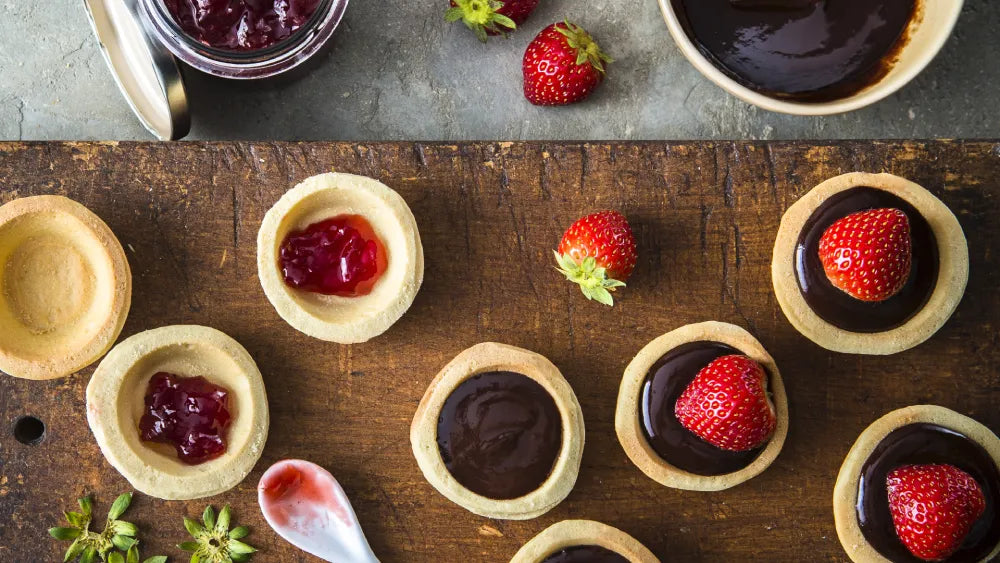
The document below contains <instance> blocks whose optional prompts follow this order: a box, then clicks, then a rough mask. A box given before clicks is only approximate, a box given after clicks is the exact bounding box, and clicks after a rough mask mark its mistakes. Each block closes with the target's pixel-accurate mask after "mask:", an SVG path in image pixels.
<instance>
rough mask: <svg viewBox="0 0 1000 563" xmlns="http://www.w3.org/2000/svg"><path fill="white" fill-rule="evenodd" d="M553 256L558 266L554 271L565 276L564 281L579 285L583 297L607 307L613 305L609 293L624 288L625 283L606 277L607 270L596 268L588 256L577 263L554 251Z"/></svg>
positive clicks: (592, 258) (593, 260)
mask: <svg viewBox="0 0 1000 563" xmlns="http://www.w3.org/2000/svg"><path fill="white" fill-rule="evenodd" d="M553 254H555V256H556V262H557V263H558V264H559V266H558V267H557V268H556V269H557V270H559V272H560V273H562V274H563V275H564V276H566V279H568V280H569V281H571V282H573V283H575V284H577V285H579V286H580V291H582V292H583V295H584V297H586V298H587V299H589V300H592V301H597V302H598V303H602V304H604V305H608V306H609V307H610V306H612V305H614V299H613V298H612V297H611V292H612V291H614V290H615V289H616V288H619V287H625V282H622V281H619V280H616V279H614V278H610V277H608V270H607V268H603V267H600V266H598V265H597V260H596V259H595V258H594V257H593V256H588V257H586V258H584V259H583V261H582V262H579V263H577V262H576V260H573V257H572V256H570V255H569V254H559V253H558V252H556V251H553Z"/></svg>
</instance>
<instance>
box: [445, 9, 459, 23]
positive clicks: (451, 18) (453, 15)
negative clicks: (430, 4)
mask: <svg viewBox="0 0 1000 563" xmlns="http://www.w3.org/2000/svg"><path fill="white" fill-rule="evenodd" d="M460 19H462V9H461V8H458V7H456V8H448V11H446V12H445V13H444V20H445V21H446V22H448V23H453V22H457V21H458V20H460Z"/></svg>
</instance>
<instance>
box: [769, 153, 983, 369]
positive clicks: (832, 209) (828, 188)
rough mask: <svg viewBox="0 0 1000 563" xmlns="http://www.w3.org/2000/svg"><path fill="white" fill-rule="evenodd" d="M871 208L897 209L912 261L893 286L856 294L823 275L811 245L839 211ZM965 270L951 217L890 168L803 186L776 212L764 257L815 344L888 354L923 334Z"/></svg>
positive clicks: (949, 303)
mask: <svg viewBox="0 0 1000 563" xmlns="http://www.w3.org/2000/svg"><path fill="white" fill-rule="evenodd" d="M878 208H892V209H899V210H900V211H902V212H903V213H905V215H906V217H907V219H908V222H909V226H910V229H911V230H910V240H911V246H912V265H911V268H910V272H909V275H908V278H907V281H906V283H905V285H903V287H902V289H900V291H899V292H898V293H896V294H895V295H893V296H892V297H889V298H888V299H885V300H883V301H879V302H868V301H861V300H859V299H855V298H854V297H852V296H851V295H848V294H847V293H845V292H844V291H841V289H839V288H837V287H835V286H834V285H833V284H832V283H831V282H830V280H829V279H828V278H827V275H826V273H825V272H824V269H823V265H822V264H821V263H820V257H819V255H818V246H819V241H820V239H821V237H822V236H823V234H824V232H825V231H826V229H827V228H829V227H830V226H831V225H832V224H833V223H835V222H836V221H838V220H839V219H842V218H844V217H846V216H848V215H850V214H852V213H856V212H861V211H867V210H871V209H878ZM968 277H969V251H968V246H967V243H966V240H965V235H964V233H963V232H962V227H961V225H959V223H958V219H956V218H955V215H954V214H953V213H952V212H951V210H949V209H948V208H947V206H945V205H944V203H942V202H941V200H939V199H937V198H936V197H934V195H932V194H931V193H930V192H928V191H927V190H925V189H924V188H922V187H921V186H919V185H917V184H915V183H913V182H910V181H909V180H905V179H903V178H900V177H898V176H893V175H891V174H867V173H861V172H855V173H850V174H844V175H841V176H837V177H835V178H831V179H829V180H827V181H825V182H823V183H822V184H820V185H818V186H816V187H815V188H813V189H812V190H810V191H809V193H807V194H806V195H805V196H803V197H802V198H801V199H799V201H797V202H796V203H795V204H794V205H792V206H791V207H790V208H788V211H786V212H785V215H784V217H782V220H781V226H780V227H779V229H778V235H777V239H776V241H775V243H774V254H773V256H772V259H771V281H772V283H773V285H774V292H775V296H776V297H777V299H778V304H779V305H780V306H781V309H782V311H784V313H785V316H786V317H787V318H788V320H789V322H791V323H792V325H793V326H794V327H795V328H796V329H797V330H798V331H799V332H801V333H802V334H803V335H804V336H806V337H807V338H809V339H810V340H812V341H813V342H815V343H816V344H819V345H820V346H822V347H824V348H826V349H828V350H833V351H836V352H845V353H856V354H894V353H897V352H901V351H903V350H907V349H909V348H912V347H914V346H916V345H918V344H920V343H921V342H923V341H924V340H926V339H928V338H930V336H931V335H933V334H934V333H935V332H937V331H938V329H940V328H941V327H942V326H943V325H944V323H945V322H946V321H947V320H948V318H949V317H950V316H951V314H952V313H953V312H954V311H955V308H956V307H957V306H958V303H959V301H961V298H962V295H963V294H964V293H965V286H966V283H967V281H968Z"/></svg>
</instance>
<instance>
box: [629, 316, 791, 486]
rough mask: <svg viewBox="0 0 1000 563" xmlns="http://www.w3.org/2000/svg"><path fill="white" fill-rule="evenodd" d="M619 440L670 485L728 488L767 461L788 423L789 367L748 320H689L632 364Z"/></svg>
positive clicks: (778, 448) (778, 446)
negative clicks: (784, 376) (746, 326)
mask: <svg viewBox="0 0 1000 563" xmlns="http://www.w3.org/2000/svg"><path fill="white" fill-rule="evenodd" d="M615 430H616V432H617V434H618V440H619V441H620V442H621V444H622V447H623V448H624V449H625V452H626V453H627V454H628V456H629V458H630V459H631V460H632V462H633V463H635V464H636V465H637V466H638V467H639V469H641V470H642V471H643V472H644V473H645V474H646V475H648V476H649V477H651V478H652V479H654V480H656V481H658V482H659V483H661V484H663V485H666V486H668V487H673V488H678V489H688V490H695V491H718V490H722V489H728V488H730V487H733V486H735V485H738V484H739V483H742V482H744V481H746V480H748V479H750V478H752V477H754V476H756V475H758V474H760V473H761V472H762V471H764V470H765V469H766V468H767V467H768V466H769V465H770V464H771V462H772V461H774V459H775V458H776V457H777V456H778V453H779V452H780V451H781V447H782V445H783V444H784V441H785V435H786V434H787V432H788V404H787V399H786V397H785V389H784V386H783V384H782V381H781V374H780V373H779V372H778V367H777V366H776V365H775V363H774V360H773V359H772V358H771V356H770V355H769V354H768V353H767V351H766V350H764V347H763V346H761V344H760V343H759V342H757V340H756V339H755V338H754V337H753V336H751V335H750V333H748V332H747V331H745V330H743V329H742V328H740V327H737V326H734V325H730V324H726V323H719V322H706V323H699V324H693V325H687V326H684V327H681V328H679V329H677V330H674V331H672V332H669V333H667V334H664V335H663V336H661V337H659V338H657V339H656V340H653V341H652V342H650V343H649V344H647V345H646V347H645V348H643V349H642V350H641V351H640V352H639V353H638V354H637V355H636V357H635V359H633V360H632V362H631V363H630V364H629V365H628V367H627V368H626V370H625V375H624V377H623V378H622V383H621V387H620V389H619V392H618V408H617V411H616V413H615Z"/></svg>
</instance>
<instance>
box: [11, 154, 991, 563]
mask: <svg viewBox="0 0 1000 563" xmlns="http://www.w3.org/2000/svg"><path fill="white" fill-rule="evenodd" d="M331 168H334V169H337V170H339V171H345V172H355V173H359V174H365V175H369V176H374V177H376V178H378V179H380V180H382V181H383V182H385V183H387V184H388V185H390V186H392V187H393V188H395V189H396V190H398V191H399V192H400V193H401V194H402V195H403V197H404V198H405V199H406V200H407V201H408V202H409V204H410V206H411V207H412V209H413V212H414V214H415V215H416V218H417V222H418V224H419V226H420V232H421V236H422V237H423V242H424V249H425V253H426V279H425V282H424V286H423V289H422V290H421V292H420V294H419V296H418V297H417V299H416V302H415V303H414V305H413V308H412V309H411V310H410V311H409V313H408V314H407V315H406V316H404V317H403V319H402V320H401V321H400V322H399V323H398V324H396V325H395V326H394V327H393V328H392V329H391V330H389V331H388V333H386V334H385V335H383V336H382V337H380V338H377V339H375V340H373V341H371V342H369V343H366V344H363V345H354V346H338V345H335V344H329V343H324V342H320V341H318V340H313V339H311V338H308V337H306V336H304V335H302V334H299V333H297V332H296V331H294V330H293V329H291V328H290V327H288V326H287V325H286V324H285V323H284V322H282V321H281V319H280V318H279V317H278V315H277V314H276V313H275V312H274V310H273V309H272V308H271V306H270V304H269V303H268V302H267V300H266V299H265V297H264V294H263V291H262V290H261V288H260V285H259V283H258V281H257V273H256V266H255V256H256V245H255V237H256V234H257V228H258V225H259V224H260V221H261V218H262V217H263V215H264V213H265V211H266V210H267V209H268V207H269V206H270V205H271V204H272V203H273V202H274V201H275V200H277V199H278V197H279V196H280V195H281V194H282V193H283V192H284V191H285V190H287V189H288V188H290V187H291V186H293V185H294V184H296V183H297V182H298V181H299V180H301V179H303V178H305V177H307V176H310V175H312V174H316V173H320V172H324V171H328V170H330V169H331ZM854 170H865V171H888V172H893V173H896V174H899V175H902V176H905V177H908V178H910V179H913V180H915V181H917V182H919V183H921V184H923V185H924V186H926V187H927V188H928V189H930V190H931V191H932V192H934V193H935V194H936V195H938V196H940V197H941V198H942V199H943V200H944V201H945V202H946V203H947V204H948V205H949V206H950V207H951V208H952V209H953V210H954V211H955V212H956V214H957V215H958V218H959V220H960V221H961V223H962V225H963V227H964V228H965V231H966V234H967V236H968V238H969V241H970V251H971V261H972V263H971V266H972V276H971V280H970V283H969V289H968V293H967V295H966V297H965V300H964V301H963V302H962V304H961V306H960V307H959V309H958V312H957V313H956V314H955V316H954V317H953V318H952V320H951V322H949V323H948V324H947V325H946V326H945V327H944V329H943V330H941V331H940V332H939V333H938V334H937V335H936V336H935V337H934V338H933V339H932V340H930V341H929V342H927V343H926V344H924V345H922V346H920V347H918V348H916V349H914V350H911V351H908V352H905V353H903V354H899V355H897V356H894V357H888V358H879V357H858V356H849V355H839V354H834V353H830V352H827V351H825V350H822V349H821V348H819V347H818V346H816V345H814V344H812V343H811V342H809V341H808V340H806V339H805V338H803V337H802V336H800V335H799V334H798V333H797V332H796V331H795V330H794V329H793V328H792V327H791V326H790V325H789V324H788V322H787V321H786V320H785V318H784V316H783V315H782V313H781V311H780V310H779V308H778V306H777V304H776V302H775V299H774V296H773V295H772V292H771V283H770V276H769V264H770V257H771V248H772V244H773V243H774V236H775V231H776V229H777V226H778V222H779V220H780V218H781V215H782V212H783V211H784V210H785V209H786V208H787V207H788V206H789V205H790V204H791V203H792V202H793V201H795V200H796V199H797V198H798V197H799V196H800V195H802V194H803V193H804V192H805V191H807V190H808V189H810V188H811V187H812V186H814V185H815V184H817V183H819V182H820V181H822V180H824V179H826V178H828V177H830V176H833V175H835V174H839V173H842V172H847V171H854ZM998 178H1000V144H994V143H991V142H975V143H962V142H930V143H862V142H847V143H830V144H820V145H809V144H799V143H649V144H643V143H639V144H562V143H559V144H554V143H553V144H545V143H468V144H459V145H448V144H409V143H386V144H369V145H356V144H343V143H184V144H142V143H138V144H137V143H121V144H90V143H70V144H59V143H50V144H40V143H37V144H36V143H8V144H0V200H2V201H3V202H6V201H9V200H11V199H14V198H16V197H23V196H28V195H35V194H45V193H58V194H64V195H67V196H69V197H72V198H74V199H76V200H79V201H81V202H82V203H84V204H85V205H87V206H88V207H89V208H91V209H92V210H93V211H95V212H96V213H97V214H98V215H100V216H101V217H103V218H104V219H105V220H106V221H107V222H108V224H109V225H110V226H111V228H112V229H113V230H114V231H115V233H117V235H118V237H119V238H120V239H121V241H122V244H123V245H125V247H126V249H127V253H128V258H129V261H130V263H131V266H132V270H133V272H134V275H135V280H134V297H133V301H132V312H131V315H130V316H129V319H128V323H127V325H126V326H125V331H124V335H126V336H127V335H131V334H134V333H136V332H139V331H142V330H145V329H149V328H153V327H158V326H162V325H168V324H175V323H198V324H206V325H210V326H214V327H216V328H219V329H221V330H223V331H225V332H226V333H228V334H230V335H232V336H233V337H235V338H236V339H237V340H238V341H240V342H241V343H242V344H243V345H245V346H246V347H247V349H248V350H249V351H250V352H251V354H252V355H253V356H254V358H255V359H256V360H257V362H258V364H259V365H260V368H261V371H262V372H263V374H264V379H265V382H266V384H267V388H268V394H269V399H270V404H271V432H270V438H269V440H268V443H267V448H266V450H265V452H264V455H263V458H262V459H261V462H260V464H259V465H258V466H257V468H256V469H255V470H254V472H253V473H252V474H251V475H250V477H249V478H247V480H246V481H245V482H244V483H243V484H242V485H240V486H239V487H237V488H236V489H234V490H232V491H230V492H228V493H226V494H223V495H220V496H218V497H216V498H212V499H209V500H210V501H211V502H212V503H214V504H216V505H221V504H222V503H230V504H232V505H233V507H234V508H235V513H236V518H237V519H238V521H240V522H242V523H245V524H248V525H250V526H251V527H252V528H253V534H252V535H251V536H250V539H249V540H248V541H250V542H251V543H252V544H254V545H257V546H258V547H260V548H261V553H260V554H259V555H258V556H257V558H256V560H257V561H310V560H312V559H311V558H310V557H309V556H306V555H304V554H302V553H301V552H298V551H296V550H294V549H293V548H291V547H290V546H289V545H288V544H286V543H284V542H283V541H282V540H280V539H279V538H278V537H277V536H276V535H275V534H274V533H273V532H272V531H271V530H270V529H269V528H268V526H267V525H266V523H264V521H263V519H262V517H261V515H260V512H259V510H258V508H257V503H256V495H255V486H256V483H257V480H258V479H259V477H260V475H261V472H262V471H263V470H264V469H265V468H266V467H268V465H270V463H272V462H274V461H276V460H278V459H281V458H285V457H302V458H307V459H310V460H312V461H315V462H317V463H319V464H321V465H323V466H325V467H327V468H329V469H330V470H331V471H332V472H333V473H334V475H336V476H337V478H338V479H339V480H340V481H341V483H343V485H344V487H345V489H346V490H347V491H348V493H349V495H350V497H351V499H352V501H353V503H354V506H355V508H356V510H357V512H358V514H359V516H360V518H361V522H362V524H363V527H364V529H365V531H366V532H367V534H368V537H369V539H370V541H371V544H372V547H373V548H374V550H375V552H376V553H377V554H378V555H379V557H380V558H381V559H382V560H383V561H387V562H392V561H414V562H422V561H427V562H432V561H433V562H465V561H469V562H474V561H483V562H486V561H499V562H502V561H507V560H508V559H509V558H510V557H511V556H512V555H513V554H514V552H515V551H516V550H517V549H518V547H520V546H521V544H523V543H524V542H525V541H527V540H528V539H529V538H531V537H532V536H534V535H535V534H536V533H538V532H539V531H541V530H542V529H543V528H545V527H546V526H548V525H550V524H552V523H554V522H556V521H558V520H561V519H564V518H592V519H596V520H601V521H604V522H606V523H608V524H612V525H615V526H618V527H620V528H622V529H624V530H626V531H628V532H629V533H631V534H633V535H634V536H635V537H636V538H638V539H639V540H640V541H642V542H643V543H645V544H646V545H647V546H649V548H650V549H652V550H653V551H654V552H655V553H656V554H657V555H659V556H660V557H662V558H663V559H664V560H665V561H779V560H781V561H842V560H844V559H845V556H844V553H843V551H842V550H841V548H840V544H839V543H838V541H837V537H836V533H835V531H834V527H833V517H832V513H831V505H830V498H831V491H832V488H833V483H834V479H835V476H836V474H837V470H838V468H839V467H840V463H841V460H842V459H843V456H844V455H845V454H846V453H847V450H848V449H849V447H850V446H851V444H852V443H853V441H854V439H855V438H856V437H857V435H858V433H859V432H860V431H861V430H862V429H863V428H864V427H865V426H866V425H868V424H869V423H870V422H871V421H873V420H874V419H875V418H877V417H878V416H880V415H882V414H883V413H885V412H887V411H889V410H891V409H894V408H898V407H902V406H905V405H910V404H915V403H925V402H931V403H937V404H941V405H944V406H947V407H950V408H954V409H956V410H958V411H960V412H963V413H967V414H969V415H971V416H973V417H975V418H977V419H979V420H980V421H982V422H983V423H985V424H987V425H988V426H990V427H992V428H994V429H1000V411H998V410H997V409H996V406H995V405H996V403H997V400H998V399H1000V380H998V377H997V369H998V362H1000V351H998V346H997V344H998V342H997V341H998V331H997V328H996V322H997V319H998V318H1000V292H998V291H997V290H996V288H997V287H998V285H1000V256H998V254H997V249H998V244H1000V228H997V226H996V225H997V223H996V221H997V218H998V217H1000V198H998V196H1000V192H998V191H997V189H996V185H995V184H996V181H997V179H998ZM609 207H611V208H618V209H621V210H622V211H624V212H625V213H626V214H627V215H628V217H629V218H630V220H631V221H632V223H633V225H634V228H635V231H636V235H637V238H638V241H639V255H640V258H639V262H638V267H637V270H636V273H635V276H634V277H633V280H632V281H631V283H630V285H629V287H628V288H627V289H626V290H625V291H624V292H622V293H621V295H620V301H619V303H618V305H617V306H616V307H615V308H614V309H613V310H607V309H605V308H604V307H602V306H599V305H596V304H593V303H588V302H586V301H585V300H584V299H583V298H582V296H581V295H580V294H579V291H578V290H576V289H574V288H573V287H571V286H570V285H569V284H568V283H566V282H565V281H563V280H561V279H560V276H559V275H558V274H557V273H556V272H555V271H554V270H553V268H552V265H553V262H552V256H551V249H552V248H553V247H554V246H555V245H556V244H557V242H558V239H559V236H560V235H561V233H562V230H563V229H564V228H565V227H566V226H568V225H569V224H570V222H572V221H573V220H574V219H575V218H576V217H578V216H580V215H582V214H584V213H587V212H590V211H592V210H596V209H599V208H609ZM708 319H717V320H722V321H728V322H731V323H735V324H738V325H741V326H743V327H746V328H747V329H749V330H750V331H751V332H753V333H754V334H755V335H756V336H757V337H758V338H759V339H760V340H761V342H763V344H764V345H765V346H766V347H767V348H768V349H769V350H770V351H771V353H772V354H773V355H774V357H775V359H776V360H777V362H778V365H779V366H780V367H781V370H782V374H783V375H784V378H785V381H786V386H787V390H788V394H789V402H790V408H791V430H790V432H789V435H788V441H787V443H786V445H785V448H784V451H783V452H782V454H781V456H780V457H779V458H778V460H777V461H776V462H775V463H774V465H773V466H772V467H771V468H770V469H769V470H768V471H767V472H765V473H764V474H763V475H761V476H760V477H757V478H756V479H753V480H752V481H750V482H748V483H745V484H743V485H741V486H739V487H737V488H735V489H732V490H729V491H724V492H719V493H696V492H684V491H677V490H672V489H667V488H664V487H661V486H659V485H657V484H656V483H654V482H653V481H652V480H650V479H648V478H647V477H645V476H644V475H643V474H642V473H640V472H639V470H638V469H636V468H635V467H634V466H633V465H632V464H631V463H630V462H629V461H628V459H627V458H626V456H625V454H624V452H623V451H622V449H621V447H620V446H619V444H618V442H617V440H616V438H615V436H614V431H613V417H614V406H615V397H616V393H617V390H618V383H619V379H620V377H621V374H622V372H623V370H624V368H625V365H626V364H627V363H628V362H629V361H630V360H631V358H632V355H633V354H634V353H635V352H636V351H638V350H639V348H641V347H642V346H643V345H645V344H646V343H647V342H648V341H649V340H651V339H652V338H654V337H656V336H658V335H660V334H662V333H664V332H666V331H668V330H671V329H674V328H676V327H678V326H680V325H683V324H686V323H690V322H696V321H702V320H708ZM0 338H2V335H0ZM487 340H493V341H499V342H506V343H510V344H514V345H518V346H522V347H525V348H528V349H531V350H535V351H538V352H540V353H542V354H544V355H545V356H547V357H549V358H550V359H551V360H552V361H553V362H555V364H556V365H558V366H559V367H560V369H561V370H562V372H563V373H564V374H565V376H566V378H567V379H568V380H569V381H570V383H571V384H572V385H573V386H574V388H575V389H576V392H577V394H578V396H579V399H580V403H581V404H582V406H583V412H584V415H585V419H586V427H587V437H586V448H585V451H584V456H583V466H582V468H581V471H580V477H579V481H578V482H577V485H576V488H575V489H574V491H573V492H572V494H571V495H570V496H569V498H568V499H566V501H565V502H563V503H562V504H561V505H559V506H558V507H557V508H555V509H554V510H552V511H551V512H549V513H548V514H546V515H544V516H542V517H540V518H538V519H535V520H531V521H527V522H503V521H494V520H489V519H485V518H480V517H477V516H473V515H472V514H470V513H468V512H466V511H465V510H463V509H462V508H459V507H458V506H456V505H453V504H451V503H450V502H448V501H447V500H445V499H444V498H443V497H442V496H441V495H439V494H438V493H437V492H435V491H434V490H433V489H432V488H431V486H430V485H428V484H427V482H426V481H425V480H424V478H423V476H422V475H421V473H420V471H419V470H418V468H417V464H416V462H415V461H414V459H413V456H412V455H411V453H410V446H409V440H408V436H409V434H408V433H409V425H410V419H411V416H412V415H413V411H414V410H415V408H416V405H417V402H418V401H419V400H420V397H421V396H422V394H423V393H424V389H425V386H426V385H427V383H428V382H429V381H430V380H431V378H432V377H433V376H434V374H435V373H436V372H437V371H438V370H439V369H440V368H441V367H442V366H443V365H444V364H445V363H446V362H448V360H450V359H451V358H452V357H453V356H454V355H455V354H457V353H458V352H460V351H461V350H463V349H464V348H466V347H468V346H470V345H472V344H475V343H477V342H481V341H487ZM91 371H92V369H87V370H84V371H83V372H81V373H79V374H77V375H75V376H72V377H69V378H66V379H63V380H58V381H52V382H30V381H21V380H18V379H15V378H11V377H0V560H3V561H43V560H44V561H57V560H59V557H60V555H61V553H62V551H61V550H62V549H64V548H65V544H63V543H60V542H56V541H55V540H50V539H46V538H47V536H46V533H45V530H46V528H48V527H49V526H54V525H57V524H58V523H59V521H60V511H62V510H64V509H69V508H70V507H72V506H73V504H74V499H75V498H76V497H78V496H81V495H84V494H86V493H94V494H95V495H96V496H97V497H98V501H99V503H100V508H99V510H105V509H106V508H107V505H108V503H109V502H110V500H111V499H113V498H114V496H115V495H117V494H118V493H120V492H122V491H125V490H127V489H128V485H127V483H126V482H125V480H124V479H123V478H121V477H120V476H119V475H118V473H117V472H116V471H115V470H114V469H113V468H111V467H110V466H109V465H108V464H107V462H105V460H104V458H103V457H102V456H101V453H100V451H99V450H98V448H97V445H96V444H95V442H94V440H93V437H92V436H91V433H90V431H89V429H88V428H87V423H86V418H85V415H84V389H85V386H86V384H87V381H88V378H89V376H90V373H91ZM24 414H31V415H36V416H38V417H39V418H41V419H42V420H43V421H44V422H45V424H46V425H47V429H48V430H47V435H46V437H45V439H44V441H43V442H42V443H41V444H39V445H36V446H27V445H23V444H20V443H18V442H17V441H15V439H14V437H13V434H12V432H11V427H12V424H13V422H14V420H15V419H16V418H17V417H19V416H21V415H24ZM205 503H206V501H192V502H163V501H160V500H156V499H152V498H148V497H144V496H141V495H137V497H136V501H135V503H134V508H133V509H132V510H131V511H130V517H131V518H132V519H134V520H135V521H136V522H137V523H138V524H139V525H140V526H141V529H142V537H143V538H144V540H145V547H146V550H145V554H148V555H152V554H156V553H166V554H170V555H171V556H172V558H171V560H172V561H185V560H186V559H185V558H182V557H181V552H180V551H178V550H177V549H176V548H174V547H173V545H174V544H176V543H178V542H179V541H182V540H183V539H184V536H185V534H184V530H183V527H182V525H181V517H182V516H183V515H189V516H194V515H196V514H199V513H200V512H201V510H202V509H203V508H204V506H205Z"/></svg>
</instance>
